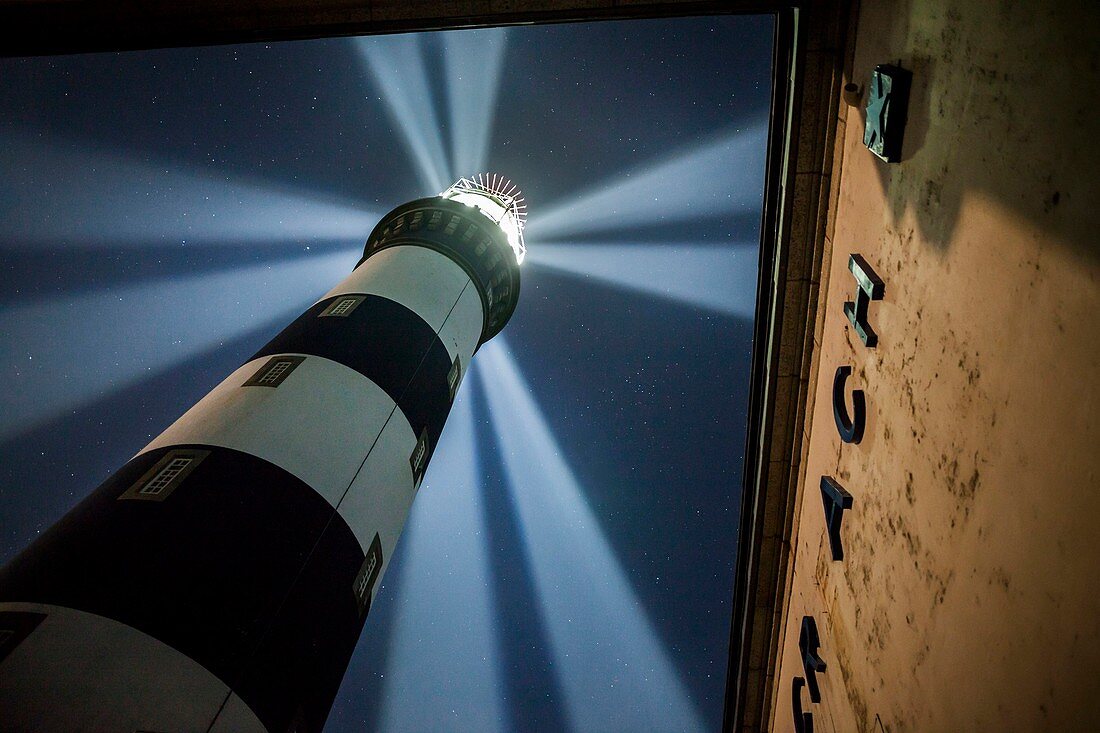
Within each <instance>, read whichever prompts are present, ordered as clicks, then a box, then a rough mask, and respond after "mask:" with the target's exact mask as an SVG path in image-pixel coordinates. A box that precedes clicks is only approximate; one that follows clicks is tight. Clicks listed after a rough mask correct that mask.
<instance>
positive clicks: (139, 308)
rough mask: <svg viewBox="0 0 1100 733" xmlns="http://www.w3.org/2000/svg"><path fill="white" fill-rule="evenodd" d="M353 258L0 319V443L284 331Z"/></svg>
mask: <svg viewBox="0 0 1100 733" xmlns="http://www.w3.org/2000/svg"><path fill="white" fill-rule="evenodd" d="M358 255H359V251H358V250H351V251H344V252H340V253H336V254H328V255H323V256H319V257H316V258H313V259H295V260H292V261H290V262H285V263H278V264H272V265H266V264H265V265H253V266H250V267H245V268H240V269H235V270H229V271H224V272H217V273H212V274H205V275H200V276H192V277H186V278H179V279H175V280H158V281H153V282H148V283H142V284H140V285H133V286H130V287H125V288H116V289H114V290H111V291H96V292H91V293H84V294H80V295H75V296H72V297H68V298H63V299H51V300H46V301H42V302H38V303H28V304H25V305H20V306H15V307H11V308H6V309H3V310H0V339H2V348H0V377H2V379H3V383H4V390H3V393H2V398H0V399H2V402H0V440H3V439H6V438H8V437H10V436H12V435H14V434H16V433H19V432H22V431H24V430H28V429H30V428H33V427H35V426H37V425H39V424H41V423H42V422H44V421H46V420H49V419H51V418H53V417H56V416H57V415H59V414H61V413H63V412H65V411H67V410H72V409H75V408H77V407H79V406H81V405H83V404H86V403H88V402H91V401H92V400H96V399H100V398H102V397H104V396H106V395H107V394H109V393H111V392H114V391H117V390H119V389H123V388H125V387H127V386H129V385H131V384H134V383H135V382H138V381H140V380H141V379H143V378H145V377H147V376H149V375H151V374H154V373H159V372H162V371H164V370H166V369H168V368H170V367H171V366H172V365H173V364H176V363H178V362H180V361H183V360H184V359H187V358H188V357H190V356H193V355H195V354H198V353H201V352H203V351H205V350H207V349H210V348H213V347H215V346H217V345H219V344H220V343H222V342H224V341H227V340H229V339H232V338H234V337H235V336H238V335H241V334H244V333H246V332H248V331H250V330H252V329H254V328H256V327H258V326H261V325H263V324H265V323H269V322H270V321H271V319H273V318H276V319H280V320H281V321H282V322H284V323H289V322H290V320H291V319H292V318H294V317H295V316H297V315H298V313H300V312H301V310H303V309H304V307H305V306H306V305H308V301H309V299H310V298H311V297H317V296H319V295H321V294H322V293H324V291H325V290H326V289H327V288H329V287H331V285H332V283H334V282H337V281H338V280H339V279H340V278H341V277H342V276H343V275H344V274H345V273H347V272H349V271H350V270H351V268H352V267H353V266H354V265H355V262H356V259H357V257H358Z"/></svg>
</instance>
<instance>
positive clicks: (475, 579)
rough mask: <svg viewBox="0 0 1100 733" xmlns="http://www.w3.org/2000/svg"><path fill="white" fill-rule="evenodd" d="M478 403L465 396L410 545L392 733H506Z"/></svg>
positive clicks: (406, 542) (386, 706)
mask: <svg viewBox="0 0 1100 733" xmlns="http://www.w3.org/2000/svg"><path fill="white" fill-rule="evenodd" d="M471 399H472V395H471V390H470V389H464V390H460V391H459V393H458V396H457V398H456V399H455V403H454V407H453V408H452V409H451V414H450V417H448V418H447V426H446V428H445V429H444V431H443V435H442V436H441V437H440V442H439V448H438V449H437V450H436V451H435V453H434V454H433V456H434V457H433V458H432V462H431V464H430V465H429V467H428V472H427V475H426V476H425V478H424V485H423V486H422V487H421V489H420V491H419V492H418V495H417V499H416V502H415V503H414V504H413V509H412V512H411V513H410V515H409V520H408V522H407V524H406V527H405V536H404V538H403V539H402V541H401V552H403V553H405V556H404V557H403V558H402V559H403V561H404V564H403V567H404V570H403V572H404V573H406V574H408V576H409V577H412V578H415V582H409V583H401V584H400V588H401V598H400V600H399V601H398V604H399V608H400V609H401V610H400V612H399V613H398V614H397V615H396V620H395V621H394V631H393V634H392V636H391V639H390V650H389V654H388V656H387V664H386V675H385V690H384V693H383V695H382V700H383V703H382V704H383V708H382V716H381V720H382V725H381V730H384V731H394V732H396V731H425V730H432V731H448V730H454V731H468V730H476V731H486V733H491V732H492V731H496V730H502V729H503V726H504V711H503V709H502V701H501V699H500V690H501V689H502V684H503V683H502V681H501V680H500V673H499V669H500V653H499V650H498V642H497V638H496V634H495V633H494V630H493V614H492V608H493V603H492V593H493V589H492V587H491V581H492V578H491V577H490V571H489V556H488V548H487V547H486V541H487V535H486V531H485V528H484V527H483V517H484V513H483V508H482V496H481V491H480V488H479V482H478V477H477V468H476V467H477V459H476V456H477V451H476V445H475V433H474V418H473V409H472V406H471V402H470V400H471ZM428 660H430V661H428ZM426 661H427V664H426V663H425V662H426Z"/></svg>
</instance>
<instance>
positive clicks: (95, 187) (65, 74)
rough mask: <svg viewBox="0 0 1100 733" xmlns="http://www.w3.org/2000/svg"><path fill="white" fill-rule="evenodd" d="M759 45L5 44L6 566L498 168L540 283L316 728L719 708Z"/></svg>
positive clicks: (609, 726)
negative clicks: (453, 192)
mask: <svg viewBox="0 0 1100 733" xmlns="http://www.w3.org/2000/svg"><path fill="white" fill-rule="evenodd" d="M771 34H772V18H771V17H757V16H722V17H707V18H680V19H669V20H646V21H630V22H626V21H623V22H619V21H615V22H601V23H590V24H560V25H548V26H536V27H515V28H509V29H486V30H477V31H454V32H448V33H437V34H422V35H401V36H388V37H373V38H365V39H350V38H341V39H327V40H318V41H303V42H292V43H279V44H249V45H240V46H219V47H207V48H198V49H170V50H158V51H145V52H130V53H124V54H86V55H79V56H68V57H50V58H29V59H0V79H3V83H2V84H0V138H2V139H3V141H4V144H3V146H0V173H2V175H0V375H2V376H3V379H2V381H0V561H6V560H7V559H9V558H10V557H12V556H13V555H14V554H16V553H17V552H18V551H20V550H21V549H22V548H23V547H25V546H26V545H27V544H28V543H29V542H31V541H32V540H33V539H34V538H35V536H36V535H37V534H38V533H40V532H41V531H42V530H43V529H45V528H46V527H48V526H49V525H50V524H52V523H53V522H55V521H56V520H57V519H58V518H59V517H60V516H62V515H63V514H64V513H65V511H67V510H68V509H69V508H70V507H72V506H73V505H74V504H75V503H76V502H77V501H79V500H80V499H81V498H82V497H84V496H85V495H87V494H88V493H89V492H90V491H91V490H92V489H93V488H94V487H95V486H96V485H98V483H100V482H101V481H102V480H103V479H104V478H106V477H107V476H108V475H109V474H110V473H111V472H112V471H113V470H114V469H116V468H118V467H119V466H121V465H122V464H123V463H125V462H126V461H127V460H128V459H129V458H130V457H131V456H132V455H133V454H134V453H135V452H137V451H138V450H139V449H140V448H141V447H142V446H143V445H144V444H145V443H147V442H148V441H149V440H151V439H152V438H153V437H155V436H156V435H157V434H158V433H159V432H160V431H161V430H163V429H164V428H165V427H167V426H168V425H169V424H170V423H171V422H172V421H173V420H174V419H175V418H177V417H178V416H179V415H180V414H182V413H183V412H184V411H185V410H186V409H187V408H188V407H189V406H190V405H191V404H193V403H194V402H195V401H197V400H198V399H199V398H200V397H201V396H202V395H204V394H205V393H206V392H207V391H209V390H210V389H211V388H212V387H213V386H214V385H216V384H217V383H218V382H219V381H220V380H221V379H222V378H223V377H224V376H225V375H227V374H229V373H230V372H231V371H232V370H233V369H235V368H236V367H237V366H238V365H240V364H241V363H242V362H243V361H245V360H246V359H247V358H248V357H249V356H250V355H251V354H252V353H253V352H254V351H256V350H257V349H258V348H259V347H260V346H262V345H263V344H264V343H265V342H266V341H267V340H268V339H269V338H270V337H271V336H273V335H274V334H275V333H277V332H278V331H279V330H280V328H281V327H282V326H283V325H286V324H287V323H289V322H290V321H291V320H292V319H293V317H294V316H295V315H297V314H298V313H300V312H301V311H302V310H304V309H305V308H306V307H307V306H308V305H309V304H310V303H311V302H313V301H314V300H315V299H316V298H318V297H319V296H320V295H321V294H322V293H323V292H324V291H326V290H327V289H328V288H329V287H330V286H331V285H333V284H335V283H336V282H337V281H338V280H339V279H341V278H342V277H343V276H344V275H345V274H346V273H347V272H349V271H350V269H351V267H353V266H354V264H355V262H356V261H357V259H358V257H359V255H360V253H361V250H362V243H363V241H364V239H365V238H366V235H367V234H368V233H369V231H370V229H371V228H372V227H373V225H374V223H376V222H377V220H378V218H379V217H380V216H381V215H382V214H384V213H385V212H386V211H388V210H389V209H391V208H393V207H394V206H397V205H398V204H401V203H403V202H405V201H408V200H411V199H414V198H419V197H422V196H425V195H431V194H434V193H437V192H438V191H439V190H441V189H442V187H444V186H446V185H447V184H449V183H450V182H451V181H452V180H453V179H454V178H455V177H456V176H458V175H469V174H472V173H476V172H479V170H480V169H485V170H492V171H499V172H501V173H504V174H505V175H507V176H509V177H510V178H512V179H513V180H514V181H515V182H516V183H518V184H519V185H520V187H521V188H522V189H523V191H524V193H525V194H526V197H527V200H528V204H529V210H530V212H531V213H530V219H529V225H528V230H527V244H528V260H527V262H525V263H524V266H523V270H522V277H523V285H522V288H523V291H522V295H521V298H520V303H519V306H518V308H517V311H516V313H515V315H514V316H513V318H512V321H511V323H510V324H509V325H508V326H507V328H506V329H505V331H504V333H503V334H502V335H501V336H498V337H497V338H496V339H494V340H493V341H492V342H490V343H489V344H487V345H486V346H485V347H484V348H482V350H481V351H480V352H479V354H478V356H477V357H476V358H475V362H474V367H473V368H472V370H471V374H470V377H469V378H467V379H466V381H465V382H464V383H463V386H462V389H461V390H460V394H459V398H458V400H457V402H456V406H455V408H454V411H453V412H452V415H451V418H450V419H449V422H448V425H447V428H446V430H445V432H444V434H443V437H442V439H441V443H440V446H439V449H438V450H437V452H436V454H435V458H434V459H433V463H432V465H431V466H430V467H429V470H428V474H427V477H426V479H425V483H424V486H423V487H422V488H421V490H420V492H419V495H418V497H417V500H416V504H415V506H414V507H413V511H412V514H411V516H410V519H409V523H408V525H407V527H406V531H405V534H404V535H403V537H402V539H401V542H400V544H399V546H398V548H397V551H396V552H395V554H394V557H393V561H392V563H391V566H390V568H389V570H388V572H387V575H386V577H385V578H384V580H383V583H382V588H381V590H380V593H379V596H378V598H377V600H376V602H375V605H374V607H373V608H372V610H371V614H370V616H369V618H368V620H367V624H366V628H365V630H364V634H363V637H362V639H361V640H360V643H359V645H358V647H357V649H356V652H355V655H354V657H353V659H352V662H351V665H350V667H349V669H348V673H347V675H346V676H345V678H344V682H343V685H342V687H341V689H340V692H339V694H338V695H337V698H336V701H335V704H334V707H333V710H332V714H331V716H330V718H329V721H328V725H327V727H326V730H327V731H333V732H335V731H359V730H385V731H420V730H437V731H442V730H458V731H461V730H477V731H492V730H501V731H509V730H522V731H562V730H581V731H606V730H630V731H642V730H716V729H717V728H718V727H719V724H720V721H721V714H722V700H723V692H724V685H725V671H726V664H727V658H728V654H729V625H730V613H731V596H732V582H733V569H734V565H735V561H736V558H735V551H736V541H737V536H736V529H737V520H738V509H739V501H740V486H741V480H742V462H743V451H744V444H745V428H746V406H747V398H748V376H749V363H750V355H751V348H752V319H753V315H754V303H755V288H756V281H757V267H758V264H757V262H758V239H759V231H758V227H759V217H760V204H761V200H762V191H763V181H764V157H765V153H764V150H765V143H766V122H767V110H768V95H769V93H770V84H771V80H770V58H771V56H770V54H771V44H772V35H771ZM470 167H476V168H477V169H475V170H470V169H469V168H470Z"/></svg>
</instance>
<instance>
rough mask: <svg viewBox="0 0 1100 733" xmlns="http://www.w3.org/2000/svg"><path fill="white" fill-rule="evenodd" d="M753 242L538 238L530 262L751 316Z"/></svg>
mask: <svg viewBox="0 0 1100 733" xmlns="http://www.w3.org/2000/svg"><path fill="white" fill-rule="evenodd" d="M758 257H759V254H758V247H757V244H756V243H755V242H746V243H743V244H737V245H733V246H726V245H722V246H719V245H701V244H543V243H541V242H540V243H539V246H538V247H536V248H535V249H534V250H533V251H532V252H531V258H530V259H531V264H533V265H536V266H537V267H545V268H547V269H550V270H556V271H558V272H564V273H567V274H569V275H573V276H576V277H580V278H590V279H592V280H596V281H600V282H606V283H610V284H612V285H617V286H620V287H624V288H628V289H630V290H634V291H637V292H640V293H645V294H647V295H652V296H654V297H657V298H662V299H665V300H672V301H675V302H678V303H685V304H687V305H691V306H696V307H699V308H706V309H708V310H713V311H715V312H717V313H722V314H724V315H729V316H736V317H738V318H752V317H753V314H754V312H755V309H756V271H757V261H758Z"/></svg>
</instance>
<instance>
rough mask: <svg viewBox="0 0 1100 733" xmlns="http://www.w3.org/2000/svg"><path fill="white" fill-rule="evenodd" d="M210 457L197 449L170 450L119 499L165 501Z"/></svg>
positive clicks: (208, 453)
mask: <svg viewBox="0 0 1100 733" xmlns="http://www.w3.org/2000/svg"><path fill="white" fill-rule="evenodd" d="M208 455H210V451H208V450H199V449H195V448H177V449H175V450H170V451H168V453H166V454H165V455H164V456H163V457H162V458H161V459H160V460H159V461H157V462H156V464H155V465H154V466H153V467H152V468H150V469H149V470H148V471H146V472H145V473H144V474H143V475H142V477H141V478H139V479H138V480H137V481H135V482H134V483H133V485H131V486H130V488H128V489H126V491H124V492H123V493H122V494H121V495H120V496H119V497H118V498H119V499H120V500H121V499H142V500H145V501H164V500H165V499H167V498H168V495H169V494H171V493H172V492H173V491H175V490H176V489H177V488H178V487H179V485H180V484H181V483H183V480H184V479H185V478H187V476H188V474H190V473H191V472H192V471H194V470H195V468H197V467H198V465H199V464H200V463H202V460H203V459H204V458H206V457H207V456H208Z"/></svg>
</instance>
